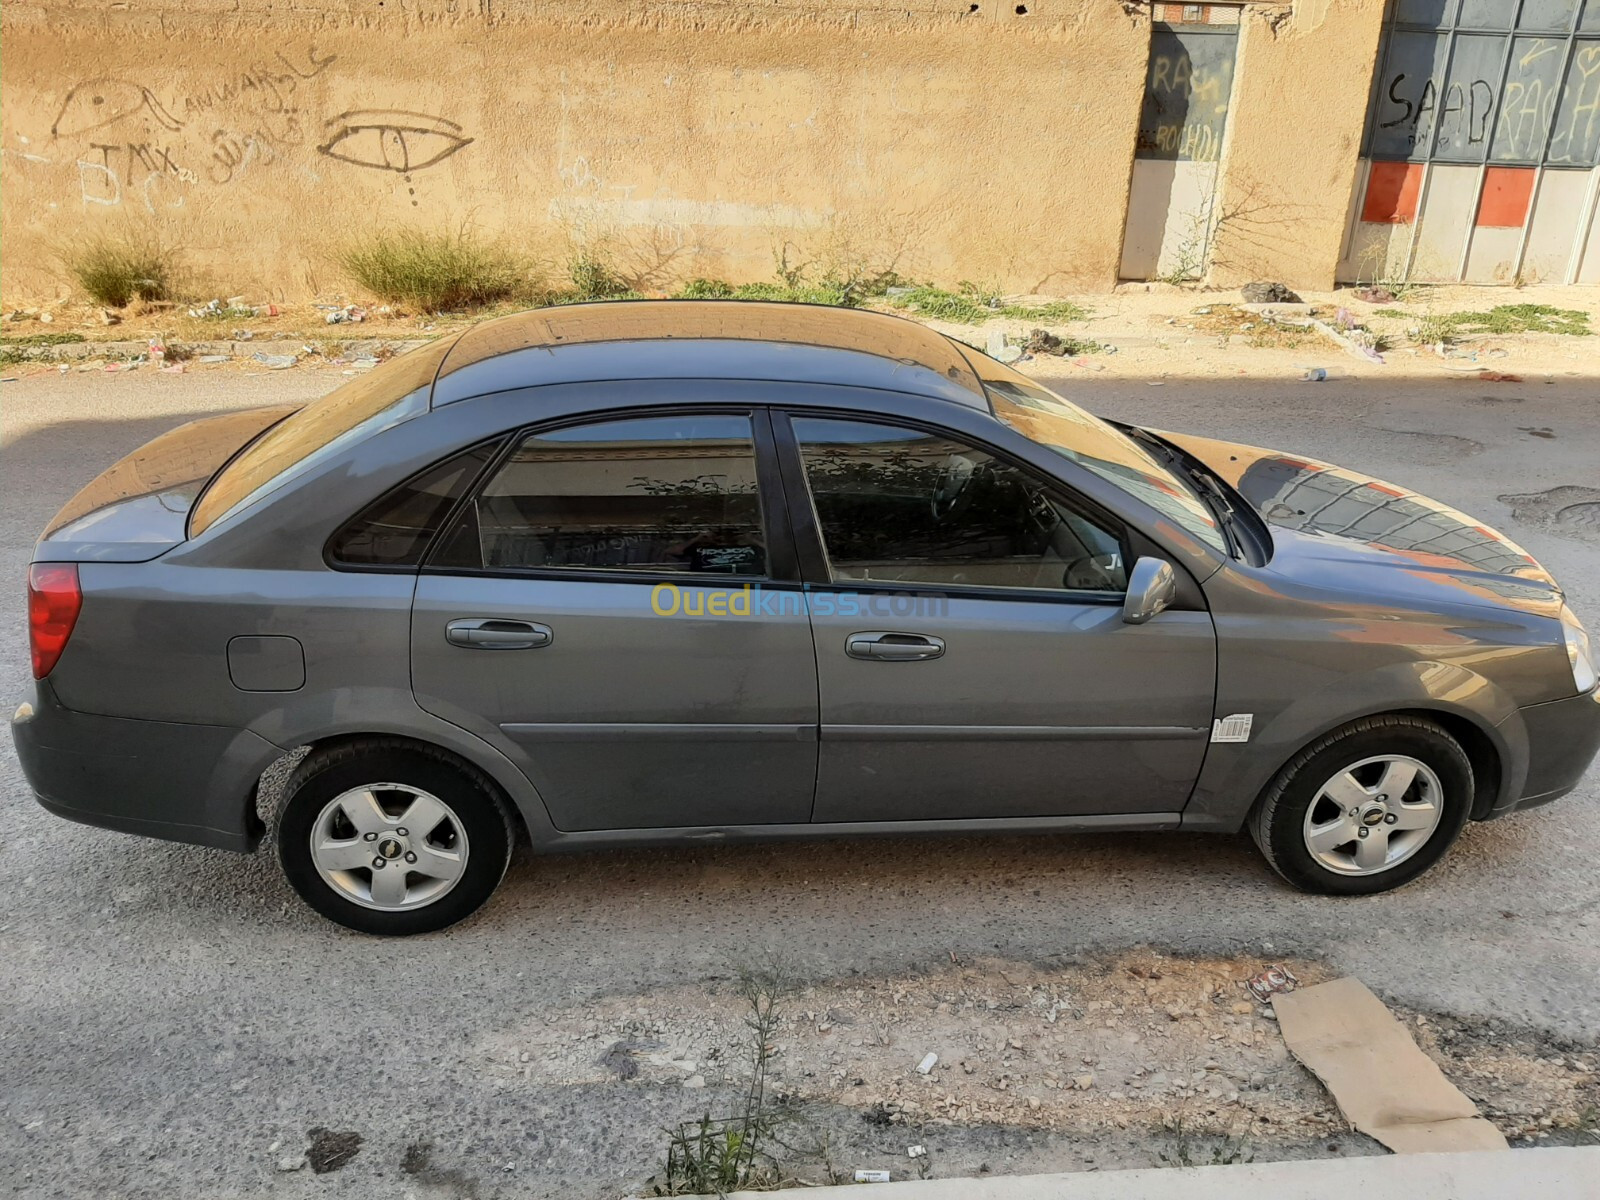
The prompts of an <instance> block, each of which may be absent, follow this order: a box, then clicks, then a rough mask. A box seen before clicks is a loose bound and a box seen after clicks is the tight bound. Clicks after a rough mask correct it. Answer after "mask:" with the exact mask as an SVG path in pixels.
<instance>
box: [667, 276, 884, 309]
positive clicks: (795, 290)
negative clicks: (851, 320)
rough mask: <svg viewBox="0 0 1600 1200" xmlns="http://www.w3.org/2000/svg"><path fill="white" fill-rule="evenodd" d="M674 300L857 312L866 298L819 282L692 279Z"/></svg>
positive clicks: (850, 288)
mask: <svg viewBox="0 0 1600 1200" xmlns="http://www.w3.org/2000/svg"><path fill="white" fill-rule="evenodd" d="M672 298H673V299H674V300H774V301H777V302H779V303H782V304H831V305H834V306H835V307H840V308H856V307H858V306H859V305H861V304H862V303H863V302H864V301H865V300H866V299H867V296H866V295H865V294H863V293H862V291H861V290H860V289H859V288H858V287H857V286H856V285H853V284H851V283H847V282H845V281H843V280H838V279H821V280H818V281H817V282H816V283H807V282H805V281H804V280H803V279H796V280H794V281H793V282H784V281H782V280H774V281H773V282H771V283H740V284H732V283H728V282H726V281H725V280H721V279H691V280H690V281H689V282H688V283H686V284H684V285H683V287H681V288H679V289H678V291H676V292H675V293H673V296H672Z"/></svg>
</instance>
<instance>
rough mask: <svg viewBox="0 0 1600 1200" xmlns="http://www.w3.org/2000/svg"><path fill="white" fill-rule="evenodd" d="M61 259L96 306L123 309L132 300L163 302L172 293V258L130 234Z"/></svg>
mask: <svg viewBox="0 0 1600 1200" xmlns="http://www.w3.org/2000/svg"><path fill="white" fill-rule="evenodd" d="M62 257H63V258H64V259H65V260H66V264H67V269H68V270H69V271H71V272H72V277H73V278H74V279H76V280H77V281H78V286H79V287H81V288H82V289H83V290H84V291H86V292H88V293H89V297H90V299H92V300H94V301H95V303H97V304H104V305H106V306H108V307H110V308H123V307H125V306H126V305H128V304H130V303H132V302H133V301H134V300H136V299H137V300H166V299H168V298H170V295H171V292H172V256H171V255H170V254H168V253H167V252H166V251H165V250H163V249H162V248H161V247H160V246H159V245H158V244H157V243H156V242H154V241H153V240H150V239H146V238H141V237H138V236H134V235H128V236H121V237H98V238H94V239H92V240H90V241H87V242H84V243H82V244H81V245H77V246H74V247H71V248H70V249H68V250H67V251H66V252H65V253H64V254H63V255H62Z"/></svg>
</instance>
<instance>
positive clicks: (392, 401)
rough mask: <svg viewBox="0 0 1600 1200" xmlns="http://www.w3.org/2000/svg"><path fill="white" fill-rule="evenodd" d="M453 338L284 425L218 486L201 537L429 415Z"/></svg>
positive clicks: (198, 526)
mask: <svg viewBox="0 0 1600 1200" xmlns="http://www.w3.org/2000/svg"><path fill="white" fill-rule="evenodd" d="M454 341H455V339H454V338H441V339H440V340H438V341H436V342H432V343H430V344H428V345H426V346H423V347H421V348H420V349H417V350H413V351H411V352H410V353H409V354H402V355H401V356H400V357H399V358H396V359H394V360H392V361H391V362H387V363H385V364H384V365H383V366H381V367H376V368H374V369H373V370H371V371H369V372H368V373H367V374H365V375H358V376H356V378H354V379H352V380H351V381H350V382H349V383H347V384H345V385H344V386H343V387H340V388H335V389H334V390H333V391H331V392H329V393H328V394H327V395H326V396H324V397H323V398H322V399H320V400H316V401H313V402H312V403H310V404H308V405H306V406H305V407H304V408H302V409H301V410H300V411H299V412H297V413H295V414H294V415H293V416H290V417H287V418H285V419H284V420H282V421H280V422H278V424H276V425H274V426H273V427H272V428H271V429H269V430H267V432H266V433H264V434H262V435H261V437H259V438H257V439H256V441H254V442H253V443H251V444H250V445H249V446H247V447H246V448H245V449H244V450H243V451H242V452H240V454H239V456H238V457H237V458H235V459H234V460H233V461H232V462H231V463H229V464H228V465H227V466H226V467H225V468H223V470H222V471H221V472H220V473H219V474H218V475H217V477H216V478H215V479H213V480H212V481H211V484H210V486H209V487H207V488H206V490H205V492H204V493H203V494H202V495H201V497H200V503H199V504H197V505H195V509H194V514H193V515H192V516H191V517H190V519H189V536H190V537H198V536H199V535H200V534H202V533H204V532H205V531H206V530H207V529H208V528H210V527H211V525H213V524H214V523H215V522H217V521H219V520H221V519H222V518H223V517H225V516H227V515H229V514H230V513H233V512H237V511H238V510H239V509H242V508H247V507H249V506H250V505H251V504H254V503H255V502H256V501H257V500H259V499H261V497H263V496H265V495H267V494H269V493H270V492H274V491H276V490H277V489H278V488H280V487H282V486H283V485H284V484H286V483H288V482H289V481H290V480H292V479H294V478H296V477H297V476H299V475H302V474H304V473H305V472H306V471H308V470H310V469H311V468H312V467H314V466H315V465H316V464H317V463H318V462H320V461H321V460H323V459H324V458H326V457H327V456H328V455H330V454H333V453H335V452H336V451H338V450H340V449H343V448H344V447H345V446H347V445H349V444H351V443H352V442H357V441H360V440H361V439H363V438H365V437H368V436H370V435H371V434H374V433H376V432H377V431H378V430H380V429H387V428H388V427H389V426H391V425H397V424H399V423H400V422H401V421H404V420H407V419H408V418H411V417H414V416H417V415H418V414H419V413H423V412H426V411H427V408H428V391H429V389H430V388H431V387H432V386H433V377H434V376H435V375H436V374H437V373H438V371H439V364H440V363H441V362H443V361H444V356H445V355H446V354H448V353H449V352H450V347H451V346H452V345H453V344H454Z"/></svg>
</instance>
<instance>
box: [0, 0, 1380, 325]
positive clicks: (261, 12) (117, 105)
mask: <svg viewBox="0 0 1600 1200" xmlns="http://www.w3.org/2000/svg"><path fill="white" fill-rule="evenodd" d="M972 7H973V0H894V2H890V0H847V2H837V3H836V2H833V0H762V2H757V0H750V2H748V3H742V2H741V3H719V2H712V0H707V2H704V3H682V2H662V0H657V2H654V3H647V2H644V0H615V2H612V3H600V2H596V0H563V2H559V3H551V2H543V0H521V2H520V3H502V2H500V0H493V2H491V0H478V2H477V3H473V2H472V0H421V2H418V0H345V2H343V3H341V2H339V0H300V2H298V3H296V4H293V5H287V4H282V3H278V2H275V0H124V2H108V0H78V2H73V0H49V2H46V3H38V2H35V3H27V2H23V0H18V2H12V0H8V2H7V3H6V4H5V5H4V8H3V10H0V22H3V38H0V53H3V60H4V61H3V76H0V80H3V90H4V104H3V114H0V150H3V156H0V194H3V204H0V247H3V257H0V288H3V290H4V293H5V294H6V296H7V297H8V298H16V297H19V296H27V297H41V296H43V297H48V296H51V295H54V294H56V293H57V292H58V291H60V290H61V289H62V287H63V286H64V285H63V284H62V282H61V281H62V278H63V274H62V271H61V269H60V265H59V251H60V250H61V248H62V247H65V246H70V245H71V244H72V243H73V242H75V241H77V240H80V239H82V238H83V237H85V236H86V235H92V234H93V233H95V232H97V231H102V230H114V229H122V228H125V227H127V228H135V229H154V230H158V231H159V232H160V234H161V236H162V237H163V238H164V239H165V240H166V241H167V242H169V243H170V244H172V245H175V246H179V247H181V248H182V250H183V253H184V256H185V260H186V262H187V264H188V266H189V267H190V268H191V270H192V272H193V273H194V274H195V275H197V276H199V277H200V280H201V284H200V286H203V287H204V288H206V290H207V291H208V292H212V291H214V292H215V293H216V294H221V295H227V294H229V293H235V292H244V293H249V294H250V295H252V296H257V297H259V296H262V295H276V296H279V297H281V298H285V299H302V298H305V297H307V296H310V295H313V294H319V293H321V294H327V293H330V292H333V291H336V290H338V289H340V288H341V287H345V286H346V285H345V281H343V280H342V279H340V278H339V276H338V273H337V271H336V269H335V268H333V267H332V266H331V265H330V252H331V251H332V250H333V249H334V248H336V247H337V246H338V245H339V244H340V243H342V242H343V241H345V240H347V239H348V238H349V237H350V236H351V235H352V234H353V233H356V232H358V231H361V230H364V229H370V228H372V227H374V226H380V225H388V224H395V223H404V224H415V225H418V226H421V227H424V228H429V229H447V228H455V227H458V226H460V225H461V224H462V223H463V222H469V223H471V224H472V225H474V226H476V227H477V228H478V229H480V230H481V231H483V232H486V233H489V234H495V235H504V236H506V237H508V238H510V239H513V240H515V241H516V242H518V243H519V244H522V245H523V246H525V247H527V248H529V249H530V250H532V251H533V252H534V253H536V254H539V255H541V256H544V257H546V258H548V259H549V260H551V261H552V262H559V261H561V260H562V259H564V258H565V256H566V254H567V253H568V251H569V248H570V247H571V246H573V245H574V244H577V245H590V244H592V245H599V246H602V247H604V248H605V249H607V250H608V252H610V253H611V254H613V255H614V256H615V257H616V258H617V259H618V260H619V261H620V263H621V265H622V266H623V267H624V268H625V269H627V270H629V271H631V272H634V273H636V274H641V275H642V276H643V282H644V283H645V285H646V286H650V285H655V284H660V285H664V284H667V283H669V282H671V281H673V280H676V279H681V278H685V277H688V276H692V275H708V276H721V277H724V278H729V279H733V280H736V281H738V280H749V279H765V278H770V277H771V276H772V273H773V256H774V252H775V250H778V249H779V248H780V247H782V246H784V245H785V244H786V243H787V244H788V245H789V247H790V250H789V254H790V261H791V262H795V261H817V262H820V263H828V262H831V261H835V260H837V261H841V262H844V263H846V264H848V262H849V261H852V260H853V261H860V262H864V263H866V264H868V265H872V266H885V265H894V266H896V267H897V268H898V269H899V270H900V271H901V272H902V273H905V274H909V275H913V276H917V277H923V278H933V279H937V280H940V281H942V282H945V283H951V282H954V281H955V280H958V279H973V280H976V281H980V282H995V283H999V284H1000V285H1002V286H1003V287H1005V288H1007V289H1010V290H1017V291H1034V290H1038V291H1045V292H1058V293H1059V292H1068V291H1073V290H1095V289H1103V288H1107V287H1109V286H1111V284H1112V283H1113V282H1114V281H1115V274H1116V267H1117V262H1118V257H1119V252H1120V249H1121V243H1122V233H1123V223H1124V216H1125V211H1126V208H1127V196H1128V179H1129V173H1130V168H1131V160H1132V149H1133V142H1134V134H1135V130H1136V127H1137V119H1138V108H1139V104H1140V99H1141V86H1142V82H1143V77H1144V72H1145V59H1146V50H1147V44H1148V37H1149V12H1148V9H1147V7H1145V6H1142V5H1139V4H1137V3H1134V2H1133V0H1027V3H1026V8H1027V9H1028V12H1027V14H1026V15H1024V16H1019V15H1017V14H1016V13H1015V12H1014V9H1015V7H1016V0H1004V2H1003V3H998V2H997V0H979V3H978V11H977V12H976V13H973V12H972V11H970V10H971V9H972ZM1301 7H1302V9H1308V8H1309V9H1312V10H1315V11H1314V12H1311V13H1298V14H1296V16H1295V18H1294V21H1293V22H1292V23H1291V24H1290V25H1289V26H1288V27H1287V29H1285V30H1280V31H1279V32H1278V33H1276V34H1273V33H1271V32H1269V31H1268V30H1267V27H1266V26H1265V25H1264V24H1261V23H1260V22H1259V21H1252V22H1251V24H1250V25H1249V31H1248V33H1247V34H1246V38H1247V41H1246V43H1245V45H1244V46H1243V47H1242V48H1241V55H1242V59H1241V63H1240V75H1239V84H1238V91H1237V92H1236V96H1235V99H1234V103H1233V106H1232V116H1231V118H1230V120H1231V121H1232V130H1231V133H1230V143H1229V150H1228V154H1227V159H1228V161H1227V164H1226V172H1227V173H1228V174H1229V175H1235V174H1236V175H1237V176H1238V178H1239V180H1240V183H1239V184H1238V185H1237V188H1243V187H1244V186H1245V181H1254V182H1256V183H1258V184H1259V185H1260V186H1261V187H1264V188H1266V189H1267V197H1268V199H1269V200H1270V202H1271V204H1272V205H1273V206H1274V207H1273V208H1272V209H1271V210H1269V211H1272V212H1276V213H1280V214H1282V216H1283V222H1282V223H1281V224H1278V223H1277V222H1276V220H1275V219H1274V222H1273V225H1274V227H1273V228H1271V229H1269V230H1267V231H1266V232H1264V233H1263V232H1261V231H1259V230H1258V231H1257V233H1256V234H1255V235H1253V239H1252V238H1247V237H1246V236H1245V235H1243V234H1242V233H1236V232H1234V231H1233V230H1231V229H1227V228H1225V229H1224V231H1223V236H1224V238H1225V239H1226V242H1225V245H1226V247H1227V252H1226V253H1225V254H1223V255H1222V256H1221V257H1222V258H1223V259H1226V260H1227V261H1228V263H1229V264H1230V266H1229V269H1230V270H1233V269H1234V266H1233V265H1234V264H1238V263H1243V262H1247V263H1248V266H1247V267H1245V268H1244V273H1246V274H1251V273H1257V274H1268V275H1273V276H1275V277H1283V278H1287V279H1289V280H1290V281H1291V282H1296V283H1299V284H1301V285H1302V286H1309V285H1313V284H1321V283H1323V282H1324V281H1325V280H1327V279H1331V276H1332V267H1333V262H1334V261H1335V260H1336V259H1337V257H1338V248H1339V246H1338V243H1339V240H1340V236H1341V235H1342V232H1343V219H1344V206H1345V204H1346V203H1347V201H1348V198H1349V189H1350V185H1351V180H1352V177H1353V172H1354V164H1355V153H1356V142H1357V140H1358V137H1359V130H1360V124H1361V117H1362V112H1363V110H1364V105H1365V101H1366V86H1367V79H1368V78H1370V66H1371V57H1372V47H1373V46H1375V44H1376V26H1377V21H1378V15H1379V13H1380V12H1381V8H1382V3H1381V0H1346V2H1343V3H1341V2H1340V0H1302V5H1301ZM396 110H399V111H396ZM408 165H409V169H407V167H408ZM1227 186H1228V188H1229V195H1230V196H1232V195H1234V194H1235V192H1236V185H1235V183H1234V182H1233V181H1232V179H1230V181H1229V183H1228V185H1227ZM1241 228H1243V227H1241Z"/></svg>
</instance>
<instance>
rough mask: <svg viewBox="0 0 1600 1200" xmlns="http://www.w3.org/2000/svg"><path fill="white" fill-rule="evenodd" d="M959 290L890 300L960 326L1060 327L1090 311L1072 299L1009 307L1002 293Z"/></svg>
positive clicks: (922, 291) (924, 289) (927, 289)
mask: <svg viewBox="0 0 1600 1200" xmlns="http://www.w3.org/2000/svg"><path fill="white" fill-rule="evenodd" d="M956 286H957V290H956V291H953V292H952V291H949V290H947V289H945V288H938V287H933V286H931V285H923V286H921V287H914V288H912V289H911V290H910V291H909V292H905V293H903V294H901V295H898V296H893V297H891V298H890V301H889V302H890V303H891V304H893V305H894V306H895V307H896V308H901V309H905V310H907V311H909V312H913V313H916V314H917V315H918V316H920V317H931V318H933V319H934V320H936V321H953V322H955V323H957V324H960V325H981V324H982V323H983V322H985V321H989V320H993V319H994V318H996V317H1005V318H1008V319H1012V320H1020V321H1048V322H1052V323H1055V324H1060V323H1062V322H1065V321H1078V320H1082V319H1083V318H1084V317H1086V316H1088V312H1087V311H1086V310H1085V309H1083V308H1081V307H1079V306H1078V305H1076V304H1073V303H1072V302H1071V301H1070V300H1058V301H1055V302H1052V303H1049V304H1007V303H1006V302H1005V299H1004V297H1003V296H1001V294H1000V293H999V292H998V291H995V290H994V289H992V288H980V287H978V286H977V285H976V284H973V283H960V284H957V285H956Z"/></svg>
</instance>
